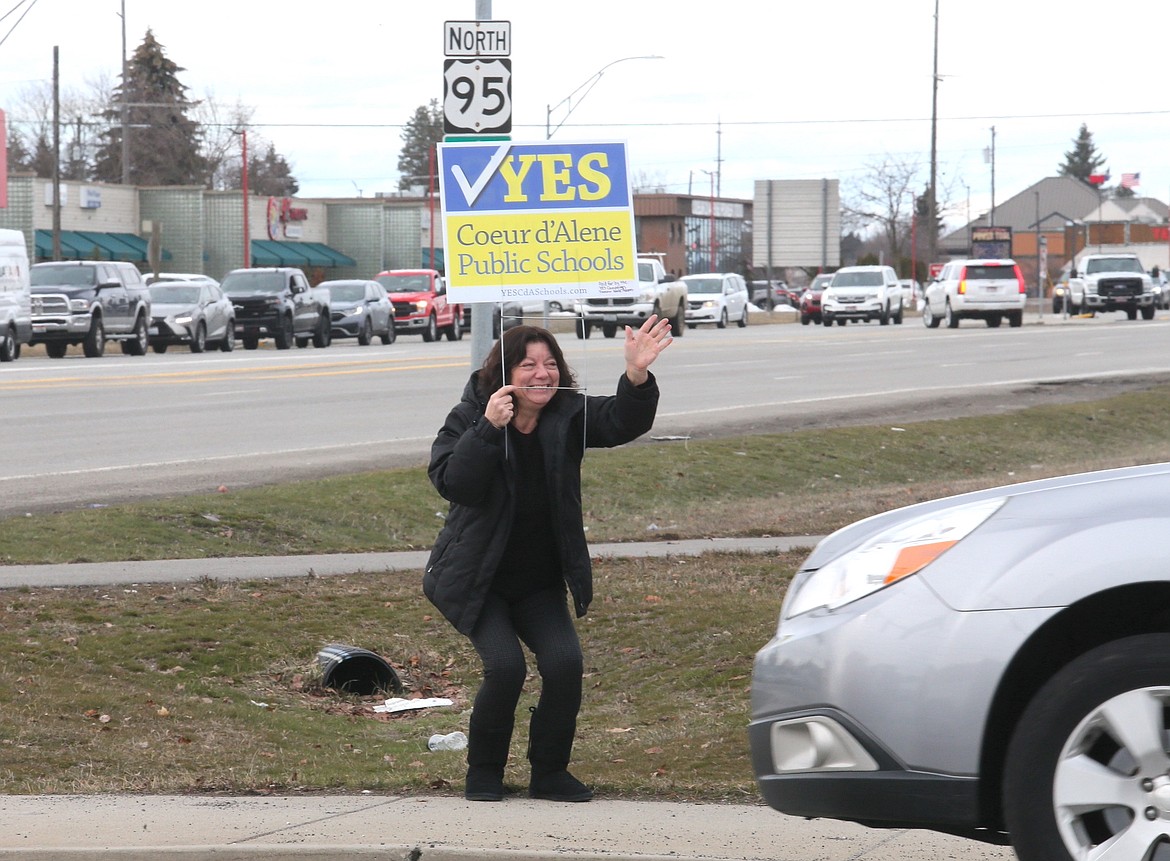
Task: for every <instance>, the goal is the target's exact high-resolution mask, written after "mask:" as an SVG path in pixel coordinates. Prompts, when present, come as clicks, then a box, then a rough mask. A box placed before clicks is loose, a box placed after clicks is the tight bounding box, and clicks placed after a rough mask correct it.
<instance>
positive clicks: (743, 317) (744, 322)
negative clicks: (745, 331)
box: [736, 305, 748, 329]
mask: <svg viewBox="0 0 1170 861" xmlns="http://www.w3.org/2000/svg"><path fill="white" fill-rule="evenodd" d="M747 317H748V310H747V305H744V306H743V314H742V315H741V316H740V318H739V323H737V324H736V325H738V326H739V328H741V329H742V328H744V327H745V326H747V324H748V318H747Z"/></svg>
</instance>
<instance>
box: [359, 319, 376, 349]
mask: <svg viewBox="0 0 1170 861" xmlns="http://www.w3.org/2000/svg"><path fill="white" fill-rule="evenodd" d="M373 338H374V327H373V326H372V325H371V324H370V318H369V317H366V319H364V320H362V326H361V328H360V329H358V334H357V342H358V344H359V345H360V346H362V347H368V346H370V341H372V340H373Z"/></svg>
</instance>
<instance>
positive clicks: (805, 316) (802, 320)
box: [800, 314, 812, 326]
mask: <svg viewBox="0 0 1170 861" xmlns="http://www.w3.org/2000/svg"><path fill="white" fill-rule="evenodd" d="M811 322H812V320H811V319H810V318H809V316H808V314H801V315H800V325H802V326H807V325H808V324H809V323H811Z"/></svg>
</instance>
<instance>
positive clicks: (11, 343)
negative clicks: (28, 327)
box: [0, 326, 17, 362]
mask: <svg viewBox="0 0 1170 861" xmlns="http://www.w3.org/2000/svg"><path fill="white" fill-rule="evenodd" d="M16 347H17V344H16V328H15V327H13V326H8V327H6V328H5V329H4V333H3V335H0V362H12V361H15V360H16Z"/></svg>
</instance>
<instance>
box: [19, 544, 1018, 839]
mask: <svg viewBox="0 0 1170 861" xmlns="http://www.w3.org/2000/svg"><path fill="white" fill-rule="evenodd" d="M818 540H819V538H818V537H815V536H806V537H796V538H745V539H709V540H705V539H700V540H688V541H660V542H654V541H651V542H641V543H631V544H603V545H595V546H593V547H591V552H592V554H593V556H594V557H614V556H655V555H668V554H675V555H688V556H693V555H698V554H701V553H705V552H743V553H763V552H775V551H783V550H789V549H793V548H799V547H808V548H811V547H812V546H813V545H814V544H816V542H817V541H818ZM427 555H428V554H427V552H426V551H418V552H409V553H368V554H336V555H321V556H294V557H250V558H230V559H179V560H168V561H163V562H111V563H86V564H75V565H10V566H0V588H16V587H24V586H28V587H57V586H96V585H116V584H128V583H145V582H182V581H185V580H191V579H198V578H202V577H210V578H213V579H221V580H229V579H253V578H266V577H303V576H306V575H307V574H309V573H312V574H315V575H317V576H330V575H342V574H349V573H354V572H357V571H403V572H408V571H419V570H421V569H422V568H423V566H424V565H425V563H426V559H427ZM745 744H746V739H745ZM0 750H2V749H0ZM0 823H2V824H3V827H2V828H0V861H11V859H29V861H32V859H36V861H45V859H54V861H56V859H67V861H89V859H95V861H96V859H98V858H100V859H103V861H170V859H175V861H191V859H214V861H248V859H260V858H263V859H286V858H287V859H296V861H341V859H349V858H384V859H386V858H388V859H402V861H424V859H425V861H469V859H479V858H487V859H495V861H543V859H556V858H562V857H569V858H572V859H574V861H665V859H673V861H773V859H810V861H811V859H817V861H916V859H921V861H935V859H938V858H952V859H954V858H958V859H972V861H984V859H1004V861H1007V859H1011V858H1012V857H1013V856H1012V853H1011V851H1010V850H1009V849H1005V848H1000V847H989V846H984V845H982V844H979V843H975V842H972V841H966V840H963V839H961V838H957V837H950V836H947V835H940V834H933V833H931V832H925V831H905V830H895V831H879V830H873V829H867V828H863V827H861V826H859V825H853V824H851V823H843V822H832V821H829V820H813V821H808V820H803V819H796V818H793V817H788V816H784V815H783V814H780V813H777V812H775V811H773V810H771V809H770V808H768V807H766V806H764V805H763V804H762V803H761V802H759V801H757V800H755V799H752V800H751V803H747V804H691V803H684V802H675V801H624V800H619V799H607V798H603V797H602V798H597V799H595V800H593V801H592V802H590V803H588V804H555V803H550V802H547V801H532V800H530V799H528V798H524V797H511V798H508V799H507V800H505V801H504V802H502V803H500V804H491V803H483V802H479V803H475V802H467V801H464V800H463V799H462V798H459V797H451V796H408V797H403V796H377V795H368V794H356V795H355V794H340V795H312V796H306V795H291V796H258V795H249V796H221V795H191V796H174V795H75V796H12V795H9V796H5V795H0Z"/></svg>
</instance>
